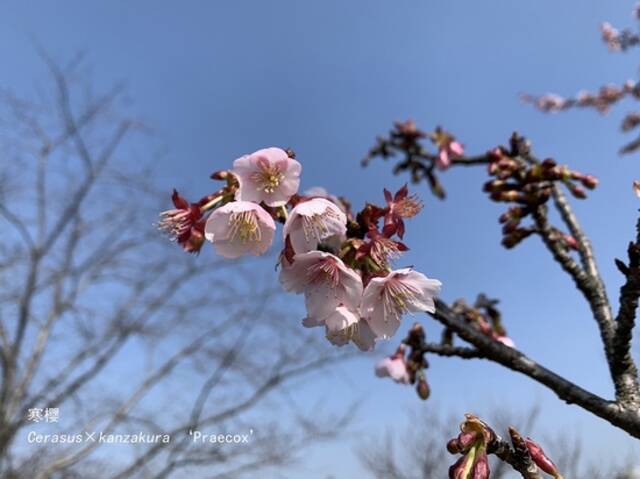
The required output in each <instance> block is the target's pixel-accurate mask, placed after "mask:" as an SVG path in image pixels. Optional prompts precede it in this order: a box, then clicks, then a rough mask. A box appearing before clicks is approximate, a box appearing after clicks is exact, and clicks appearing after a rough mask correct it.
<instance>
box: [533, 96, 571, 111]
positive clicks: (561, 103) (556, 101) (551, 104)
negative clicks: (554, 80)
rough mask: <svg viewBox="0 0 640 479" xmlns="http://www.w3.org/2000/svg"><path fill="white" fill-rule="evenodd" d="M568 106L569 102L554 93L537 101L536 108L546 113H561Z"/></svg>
mask: <svg viewBox="0 0 640 479" xmlns="http://www.w3.org/2000/svg"><path fill="white" fill-rule="evenodd" d="M566 106H567V100H566V99H565V98H562V97H561V96H559V95H554V94H552V93H550V94H547V95H542V96H541V97H539V98H538V99H537V100H536V107H537V108H538V109H539V110H541V111H544V112H556V111H560V110H562V109H563V108H565V107H566Z"/></svg>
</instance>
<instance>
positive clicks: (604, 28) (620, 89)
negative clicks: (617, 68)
mask: <svg viewBox="0 0 640 479" xmlns="http://www.w3.org/2000/svg"><path fill="white" fill-rule="evenodd" d="M633 16H634V18H635V19H636V20H640V4H638V5H636V6H635V8H634V9H633ZM600 33H601V35H602V41H603V42H604V43H605V44H606V45H607V46H608V47H609V50H610V51H615V52H621V51H626V50H628V49H630V48H632V47H635V46H638V45H640V34H639V33H637V32H634V31H632V30H630V29H624V30H618V29H617V28H615V27H614V26H613V25H611V24H610V23H607V22H605V23H603V24H602V25H601V27H600ZM624 98H631V99H634V100H640V83H638V82H637V81H634V80H627V81H626V82H624V83H623V84H621V85H616V84H608V85H604V86H602V87H601V88H600V89H599V90H598V91H597V92H589V91H581V92H579V93H578V94H577V95H576V96H575V97H569V98H565V97H562V96H559V95H556V94H546V95H541V96H532V95H523V96H522V99H523V100H524V101H526V102H527V103H531V104H533V105H534V106H535V107H536V108H537V109H539V110H540V111H543V112H552V113H554V112H559V111H563V110H568V109H571V108H594V109H596V110H597V111H599V112H600V113H603V114H604V113H607V112H608V111H609V110H610V109H611V107H612V106H613V105H614V104H616V103H618V102H619V101H620V100H622V99H624ZM638 125H640V113H638V112H630V113H627V114H626V115H625V117H624V119H623V120H622V123H621V125H620V126H621V129H622V131H624V132H628V131H630V130H633V129H635V128H637V127H638ZM639 149H640V137H639V138H636V139H634V140H632V141H630V142H629V143H627V144H626V145H624V146H623V147H622V148H621V149H620V153H621V154H629V153H633V152H635V151H638V150H639Z"/></svg>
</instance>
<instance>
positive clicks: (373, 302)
mask: <svg viewBox="0 0 640 479" xmlns="http://www.w3.org/2000/svg"><path fill="white" fill-rule="evenodd" d="M441 285H442V283H440V281H438V280H437V279H429V278H427V277H426V276H425V275H424V274H422V273H418V272H417V271H413V270H412V269H411V268H403V269H399V270H396V271H392V272H391V273H389V274H388V275H387V276H385V277H382V278H373V279H372V280H371V281H369V284H368V285H367V288H366V289H365V291H364V295H363V297H362V313H363V316H364V317H365V319H366V320H367V321H368V322H369V326H371V329H372V330H373V332H374V333H376V335H377V336H378V337H381V338H390V337H391V336H393V335H394V334H395V332H396V330H397V329H398V326H400V320H401V318H402V315H403V314H405V313H408V312H418V311H426V312H430V313H433V312H435V304H434V301H433V298H434V297H435V296H436V295H437V294H438V293H439V292H440V287H441Z"/></svg>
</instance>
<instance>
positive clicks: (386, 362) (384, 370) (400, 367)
mask: <svg viewBox="0 0 640 479" xmlns="http://www.w3.org/2000/svg"><path fill="white" fill-rule="evenodd" d="M376 376H378V377H379V378H385V377H390V378H391V379H393V380H394V381H395V382H397V383H400V384H409V382H410V381H409V372H408V371H407V363H406V361H405V359H404V355H403V354H398V353H396V354H394V355H393V356H390V357H388V358H384V359H383V360H382V361H380V362H379V363H378V364H376Z"/></svg>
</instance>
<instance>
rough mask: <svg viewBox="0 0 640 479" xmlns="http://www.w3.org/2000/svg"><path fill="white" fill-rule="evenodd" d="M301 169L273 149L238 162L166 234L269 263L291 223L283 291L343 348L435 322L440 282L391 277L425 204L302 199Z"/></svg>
mask: <svg viewBox="0 0 640 479" xmlns="http://www.w3.org/2000/svg"><path fill="white" fill-rule="evenodd" d="M301 170H302V167H301V164H300V163H299V162H298V161H296V160H295V155H294V154H293V152H291V151H285V150H282V149H280V148H266V149H263V150H259V151H256V152H255V153H252V154H250V155H245V156H243V157H241V158H238V159H237V160H235V161H234V163H233V168H232V169H231V170H228V171H219V172H216V173H214V174H213V175H212V177H213V178H214V179H218V180H223V181H225V182H226V184H225V186H224V187H222V188H221V189H219V190H218V191H217V192H216V193H214V194H212V195H208V196H206V197H205V198H203V199H201V200H200V201H198V202H197V203H188V202H187V201H186V200H184V199H183V198H182V197H181V196H180V195H179V194H178V193H177V192H174V197H173V199H174V205H175V208H174V209H172V210H170V211H166V212H164V213H162V214H161V220H160V228H161V229H163V230H164V231H166V232H168V233H169V234H170V235H171V236H172V237H173V238H174V239H175V240H176V241H177V242H178V243H179V244H180V245H181V246H182V247H183V248H184V249H185V250H186V251H188V252H198V251H199V250H200V249H201V247H202V245H203V242H204V240H205V239H206V240H208V241H210V242H211V243H212V244H213V246H214V248H215V250H216V252H217V253H218V254H220V255H221V256H223V257H225V258H238V257H241V256H243V255H247V254H251V255H256V256H257V255H262V254H264V253H265V252H266V251H267V250H268V249H269V247H270V246H271V244H272V242H273V239H274V235H275V231H276V223H278V222H279V223H283V228H282V240H283V244H284V247H283V250H282V253H281V254H280V259H279V265H280V268H281V269H280V282H281V283H282V285H283V287H284V289H285V290H287V291H290V292H293V293H298V294H303V295H304V298H305V305H306V310H307V316H306V318H305V319H304V320H303V325H304V326H306V327H324V328H325V331H326V337H327V339H328V340H329V341H330V342H331V343H333V344H335V345H338V346H342V345H344V344H347V343H349V342H353V343H354V344H355V345H356V346H358V347H359V348H360V349H361V350H365V351H368V350H372V349H373V348H374V345H375V342H376V341H377V340H378V339H386V338H390V337H391V336H393V335H394V334H395V332H396V330H397V329H398V327H399V325H400V321H401V319H402V316H403V315H404V314H406V313H411V312H434V311H435V306H434V297H435V296H436V295H437V294H438V293H439V291H440V286H441V284H440V282H439V281H438V280H435V279H429V278H427V277H426V276H425V275H424V274H422V273H419V272H417V271H415V270H413V269H412V268H401V269H392V268H391V262H392V261H393V260H394V259H396V258H397V257H398V256H399V255H400V253H401V252H402V251H406V250H407V249H408V248H407V247H406V245H405V244H404V243H402V242H401V241H400V240H401V239H402V238H403V236H404V232H405V223H404V220H405V219H407V218H411V217H413V216H415V215H416V214H417V213H419V212H420V210H421V209H422V204H421V203H420V201H419V200H418V199H417V198H416V197H415V196H413V195H409V192H408V188H407V187H406V185H405V187H403V188H401V189H400V190H399V191H398V192H397V193H396V194H395V195H392V194H391V193H390V192H389V191H386V190H385V192H384V196H385V200H386V205H384V206H377V205H374V204H367V205H366V206H365V207H364V208H363V209H362V210H361V211H360V212H358V213H357V214H354V213H353V212H352V211H351V207H350V205H349V204H348V203H347V202H346V201H344V200H342V199H339V198H336V197H334V196H331V195H329V194H328V193H327V192H326V191H324V190H322V189H319V188H316V189H313V190H309V191H307V192H306V193H305V194H302V195H300V194H298V188H299V184H300V173H301Z"/></svg>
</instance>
